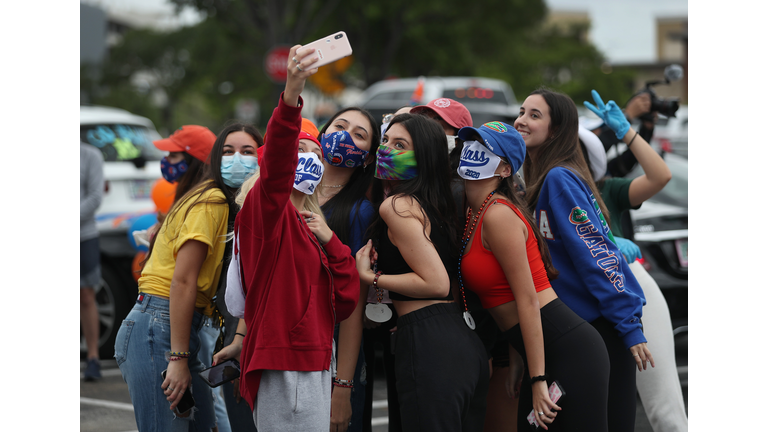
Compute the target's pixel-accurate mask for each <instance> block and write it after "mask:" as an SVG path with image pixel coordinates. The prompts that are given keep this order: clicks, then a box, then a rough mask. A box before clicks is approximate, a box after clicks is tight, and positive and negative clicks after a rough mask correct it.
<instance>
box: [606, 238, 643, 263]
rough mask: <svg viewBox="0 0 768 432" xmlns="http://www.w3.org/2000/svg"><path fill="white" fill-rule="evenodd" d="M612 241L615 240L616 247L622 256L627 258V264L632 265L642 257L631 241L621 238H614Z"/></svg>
mask: <svg viewBox="0 0 768 432" xmlns="http://www.w3.org/2000/svg"><path fill="white" fill-rule="evenodd" d="M613 239H614V240H616V247H617V248H619V250H620V251H621V253H623V254H624V257H626V258H627V264H632V263H633V262H635V260H636V259H638V258H642V257H643V254H642V252H640V248H639V247H638V246H637V245H636V244H635V243H634V242H632V240H627V239H625V238H621V237H614V238H613Z"/></svg>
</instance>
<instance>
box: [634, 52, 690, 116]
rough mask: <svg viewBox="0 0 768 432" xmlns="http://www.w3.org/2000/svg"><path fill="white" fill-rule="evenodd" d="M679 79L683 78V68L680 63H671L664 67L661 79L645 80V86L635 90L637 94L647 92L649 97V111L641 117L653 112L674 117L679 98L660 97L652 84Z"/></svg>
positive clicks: (667, 82) (678, 106)
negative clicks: (662, 78)
mask: <svg viewBox="0 0 768 432" xmlns="http://www.w3.org/2000/svg"><path fill="white" fill-rule="evenodd" d="M681 79H683V68H682V67H681V66H680V65H676V64H673V65H669V66H667V67H666V68H665V69H664V80H663V81H661V80H654V81H646V82H645V88H643V89H642V90H640V91H639V92H637V94H643V93H648V95H649V96H650V97H651V112H650V113H648V114H646V115H643V116H641V117H643V118H645V117H646V116H649V115H650V114H651V113H653V112H658V113H659V114H662V115H665V116H667V117H675V114H676V113H677V109H678V108H680V98H667V99H662V98H660V97H658V96H657V95H656V92H655V91H654V90H653V86H655V85H657V84H669V83H671V82H673V81H680V80H681Z"/></svg>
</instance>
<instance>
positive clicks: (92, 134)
mask: <svg viewBox="0 0 768 432" xmlns="http://www.w3.org/2000/svg"><path fill="white" fill-rule="evenodd" d="M157 139H160V135H159V134H158V133H157V132H156V131H154V130H151V129H149V128H147V127H145V126H138V125H126V124H98V125H80V141H82V142H84V143H88V144H91V145H92V146H94V147H96V148H98V149H99V150H101V153H102V155H103V156H104V161H105V162H118V161H130V160H133V159H137V158H139V157H142V158H144V159H145V160H148V161H156V160H160V159H162V158H163V156H165V152H162V151H160V150H158V149H157V147H155V146H154V144H152V141H153V140H157Z"/></svg>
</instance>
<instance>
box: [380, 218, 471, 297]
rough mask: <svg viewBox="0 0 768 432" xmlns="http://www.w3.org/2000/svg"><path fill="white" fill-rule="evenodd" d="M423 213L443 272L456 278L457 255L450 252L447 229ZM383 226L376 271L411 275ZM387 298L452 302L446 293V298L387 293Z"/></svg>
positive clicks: (449, 294) (408, 267) (409, 268)
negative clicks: (430, 228) (443, 268)
mask: <svg viewBox="0 0 768 432" xmlns="http://www.w3.org/2000/svg"><path fill="white" fill-rule="evenodd" d="M424 212H425V213H426V214H427V218H428V219H429V224H430V226H431V227H432V232H431V233H430V236H429V237H430V240H432V244H434V245H435V249H437V253H438V255H440V260H441V261H442V262H443V265H444V266H445V270H446V271H447V272H448V276H450V277H451V278H453V277H455V276H456V263H457V260H458V253H457V252H456V251H452V250H451V249H452V248H451V242H450V239H449V238H448V235H449V234H448V233H449V231H448V229H447V228H448V227H446V226H443V225H438V222H437V221H436V219H435V218H434V217H433V216H432V214H431V212H430V211H428V210H427V209H426V208H425V209H424ZM384 226H385V229H383V230H382V231H381V234H380V235H379V246H378V248H377V252H378V254H379V258H378V267H377V268H378V270H380V271H381V273H382V274H405V273H411V272H412V271H413V270H412V269H411V267H410V266H409V265H408V263H407V262H405V259H403V255H401V254H400V250H398V249H397V247H396V246H395V245H394V244H392V241H390V240H389V236H388V235H387V228H386V224H385V225H384ZM389 298H390V299H392V300H400V301H414V300H453V294H451V292H448V295H447V296H445V297H441V298H414V297H408V296H406V295H403V294H398V293H396V292H393V291H389Z"/></svg>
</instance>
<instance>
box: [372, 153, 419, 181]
mask: <svg viewBox="0 0 768 432" xmlns="http://www.w3.org/2000/svg"><path fill="white" fill-rule="evenodd" d="M418 174H419V172H418V170H417V168H416V154H415V153H414V152H413V150H392V149H390V148H389V147H385V146H379V150H378V151H377V152H376V174H375V177H376V178H377V179H381V180H410V179H412V178H414V177H416V176H417V175H418Z"/></svg>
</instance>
